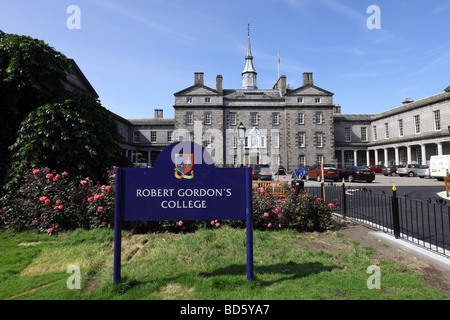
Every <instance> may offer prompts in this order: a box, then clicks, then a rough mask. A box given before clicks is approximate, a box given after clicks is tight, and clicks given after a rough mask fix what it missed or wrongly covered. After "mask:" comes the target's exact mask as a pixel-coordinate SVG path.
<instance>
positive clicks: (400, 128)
mask: <svg viewBox="0 0 450 320" xmlns="http://www.w3.org/2000/svg"><path fill="white" fill-rule="evenodd" d="M398 135H399V136H400V137H403V119H399V120H398Z"/></svg>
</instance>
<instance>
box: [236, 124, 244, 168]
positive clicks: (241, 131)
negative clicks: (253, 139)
mask: <svg viewBox="0 0 450 320" xmlns="http://www.w3.org/2000/svg"><path fill="white" fill-rule="evenodd" d="M238 135H239V140H240V141H241V167H243V166H244V139H245V126H244V125H243V124H242V122H241V123H240V124H239V126H238Z"/></svg>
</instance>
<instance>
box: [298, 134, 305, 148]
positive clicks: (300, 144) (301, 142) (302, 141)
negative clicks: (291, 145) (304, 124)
mask: <svg viewBox="0 0 450 320" xmlns="http://www.w3.org/2000/svg"><path fill="white" fill-rule="evenodd" d="M298 147H299V148H304V147H305V133H304V132H299V133H298Z"/></svg>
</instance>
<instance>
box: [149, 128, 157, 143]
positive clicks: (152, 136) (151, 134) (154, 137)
mask: <svg viewBox="0 0 450 320" xmlns="http://www.w3.org/2000/svg"><path fill="white" fill-rule="evenodd" d="M150 142H156V131H150Z"/></svg>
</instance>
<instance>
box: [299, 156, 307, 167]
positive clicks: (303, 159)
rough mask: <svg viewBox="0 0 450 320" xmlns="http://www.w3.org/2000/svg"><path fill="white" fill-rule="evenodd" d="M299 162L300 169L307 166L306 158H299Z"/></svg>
mask: <svg viewBox="0 0 450 320" xmlns="http://www.w3.org/2000/svg"><path fill="white" fill-rule="evenodd" d="M298 162H299V167H304V166H306V157H305V156H300V157H299V158H298Z"/></svg>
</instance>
